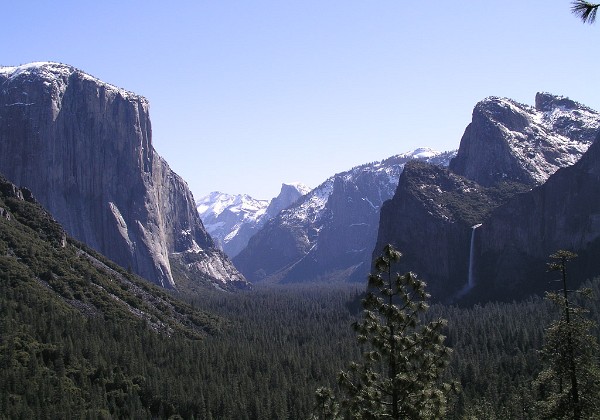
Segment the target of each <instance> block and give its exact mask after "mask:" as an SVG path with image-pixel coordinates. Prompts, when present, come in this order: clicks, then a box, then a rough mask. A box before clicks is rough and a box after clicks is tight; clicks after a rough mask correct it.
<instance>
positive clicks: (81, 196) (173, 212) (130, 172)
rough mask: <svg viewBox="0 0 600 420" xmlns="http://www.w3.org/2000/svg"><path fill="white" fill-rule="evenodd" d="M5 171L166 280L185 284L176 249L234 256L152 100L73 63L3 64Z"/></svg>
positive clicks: (97, 239)
mask: <svg viewBox="0 0 600 420" xmlns="http://www.w3.org/2000/svg"><path fill="white" fill-rule="evenodd" d="M0 172H2V173H3V174H4V175H5V176H6V177H7V178H8V179H10V180H11V181H12V182H14V183H15V184H18V185H22V186H26V187H27V188H29V189H30V190H31V191H32V192H33V194H34V195H35V196H36V198H37V199H38V201H39V202H41V203H42V204H43V205H44V206H45V207H46V208H47V209H48V210H49V211H50V212H51V213H52V215H53V216H54V217H55V218H56V219H57V220H58V221H59V222H60V223H61V224H62V225H63V226H64V227H65V229H66V230H67V232H69V234H70V235H72V236H73V237H75V238H76V239H78V240H80V241H82V242H84V243H86V244H88V245H89V246H91V247H93V248H95V249H96V250H98V251H100V252H101V253H103V254H104V255H106V256H107V257H109V258H111V259H112V260H114V261H115V262H117V263H118V264H120V265H122V266H124V267H130V268H131V269H132V270H133V271H134V272H136V273H137V274H139V275H141V276H142V277H144V278H146V279H148V280H150V281H152V282H155V283H158V284H160V285H162V286H164V287H175V286H176V285H175V283H174V280H173V275H172V273H171V265H170V261H169V258H170V255H171V254H172V253H179V252H199V251H203V252H206V253H208V254H210V255H213V254H215V255H216V256H217V257H218V258H219V259H220V258H225V257H224V256H222V255H221V254H220V252H219V251H217V250H216V249H215V248H214V244H213V241H212V239H211V238H210V236H209V235H208V234H207V233H206V231H205V230H204V227H203V226H202V222H201V221H200V218H199V216H198V214H197V211H196V209H195V205H194V200H193V197H192V194H191V193H190V191H189V189H188V187H187V185H186V183H185V182H184V181H183V180H182V179H181V178H180V177H179V176H178V175H177V174H175V173H174V172H173V171H172V170H171V169H170V168H169V166H168V165H167V163H166V162H165V161H164V160H163V159H162V158H161V157H160V156H159V155H158V154H157V153H156V152H155V150H154V148H153V146H152V133H151V124H150V118H149V114H148V101H147V100H146V99H145V98H143V97H141V96H138V95H135V94H133V93H131V92H127V91H125V90H122V89H119V88H117V87H115V86H112V85H109V84H106V83H103V82H101V81H99V80H97V79H95V78H93V77H91V76H89V75H87V74H85V73H83V72H81V71H79V70H77V69H75V68H73V67H71V66H67V65H63V64H56V63H33V64H29V65H24V66H19V67H0ZM220 265H223V266H225V267H227V269H226V270H225V271H226V272H221V273H219V275H222V276H231V277H232V278H234V279H240V278H243V277H242V276H241V275H240V274H239V273H238V272H237V271H236V270H235V269H234V268H233V266H232V265H231V263H230V262H229V261H228V260H227V261H225V262H224V263H223V264H220ZM220 271H223V270H220ZM210 277H211V278H213V279H214V280H216V281H221V282H222V281H224V280H226V278H218V277H217V278H215V275H214V273H211V275H210Z"/></svg>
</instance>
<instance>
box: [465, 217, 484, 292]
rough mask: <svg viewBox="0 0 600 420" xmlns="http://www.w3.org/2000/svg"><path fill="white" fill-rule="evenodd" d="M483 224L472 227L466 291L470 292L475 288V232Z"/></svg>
mask: <svg viewBox="0 0 600 420" xmlns="http://www.w3.org/2000/svg"><path fill="white" fill-rule="evenodd" d="M480 226H481V223H478V224H476V225H473V226H471V248H470V249H469V278H468V280H467V287H466V290H470V289H472V288H473V286H475V274H474V268H475V231H476V230H477V228H478V227H480Z"/></svg>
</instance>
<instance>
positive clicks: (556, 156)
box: [373, 94, 600, 300]
mask: <svg viewBox="0 0 600 420" xmlns="http://www.w3.org/2000/svg"><path fill="white" fill-rule="evenodd" d="M599 128H600V114H598V113H597V112H595V111H593V110H591V109H589V108H587V107H585V106H583V105H580V104H578V103H576V102H574V101H572V100H570V99H567V98H564V97H559V96H552V95H549V94H538V95H537V96H536V108H535V109H534V108H530V107H527V106H525V105H521V104H517V103H516V102H514V101H512V100H509V99H499V98H488V99H486V100H484V101H482V102H480V103H479V104H477V105H476V107H475V110H474V112H473V120H472V122H471V124H469V126H468V127H467V129H466V130H465V134H464V136H463V138H462V140H461V144H460V148H459V150H458V152H457V154H456V157H455V158H454V159H453V160H452V161H451V162H450V165H449V167H448V169H440V168H435V167H432V166H430V165H427V164H416V163H415V164H411V165H407V167H406V168H405V171H404V172H403V173H402V175H401V177H400V182H399V185H398V189H397V191H396V193H395V194H394V197H393V198H392V199H391V200H390V201H388V202H386V203H384V205H383V207H382V210H381V219H380V226H379V233H378V238H377V245H376V247H375V252H374V253H373V256H375V255H379V254H380V251H381V249H382V248H383V246H384V245H385V244H387V243H392V244H394V245H395V246H396V247H397V248H398V249H399V250H400V251H401V252H403V253H404V255H405V258H404V260H403V262H402V267H401V269H402V270H412V271H414V272H417V273H418V274H419V275H421V276H422V277H423V278H424V279H425V280H427V281H428V284H429V287H430V290H431V292H432V294H433V296H434V298H436V299H439V300H453V299H456V298H458V297H462V295H463V294H465V293H466V292H467V291H469V290H471V288H473V287H475V285H476V284H478V283H479V280H478V279H484V278H486V282H487V283H486V287H478V288H477V292H478V293H479V294H480V295H481V294H482V293H488V294H487V296H488V297H491V296H492V295H494V296H495V297H499V296H502V295H503V296H505V297H510V296H514V295H515V293H517V292H516V286H515V284H521V285H523V284H528V280H527V279H526V277H524V276H523V274H524V273H527V274H528V275H531V274H532V271H537V272H539V274H542V273H544V271H545V268H544V265H543V264H542V265H541V266H540V264H539V262H540V261H541V259H542V258H543V259H546V257H547V256H548V254H549V253H550V252H546V251H548V247H556V246H558V245H559V244H562V245H561V246H568V245H572V244H571V243H569V242H568V241H563V242H561V241H558V240H557V241H550V240H548V239H549V238H550V236H548V235H547V232H546V233H544V234H543V235H542V234H539V235H537V236H536V235H534V234H529V233H528V232H530V229H541V228H540V223H548V222H549V221H550V220H554V219H555V218H557V217H559V212H560V208H561V207H560V206H558V203H556V205H552V206H549V205H548V204H549V203H547V202H546V201H544V200H546V199H540V198H537V199H534V198H533V197H536V195H535V194H539V193H536V191H539V190H545V188H547V187H546V184H548V185H552V183H554V182H556V181H552V183H551V182H550V181H551V180H553V179H554V178H555V176H559V173H563V172H567V173H571V171H572V170H574V171H576V172H577V171H578V169H576V168H580V167H581V166H580V165H581V164H579V163H578V164H577V165H573V164H574V162H577V161H578V160H579V159H580V158H581V160H582V161H587V160H588V159H589V158H586V159H585V160H584V159H583V158H582V157H581V156H582V154H583V153H586V155H584V156H587V152H586V150H588V148H589V149H590V151H591V149H592V146H590V145H592V143H594V138H595V136H596V133H597V130H598V129H599ZM594 147H595V146H594ZM525 151H526V152H525ZM592 156H593V154H592ZM571 165H573V166H572V168H574V169H571V168H568V170H567V167H569V166H571ZM561 167H564V168H565V169H561V170H559V171H557V168H561ZM579 170H581V169H579ZM587 170H588V169H583V171H587ZM555 172H556V174H555V175H553V174H554V173H555ZM561 176H563V175H561ZM572 182H573V184H572V185H571V186H570V188H572V189H573V194H575V193H576V192H579V194H581V196H580V197H579V200H582V201H586V200H587V197H594V193H592V192H589V193H584V192H582V190H581V189H579V188H576V184H577V182H580V181H572ZM581 182H582V181H581ZM588 185H589V184H588ZM532 188H533V189H532ZM562 193H563V194H564V196H565V198H567V197H569V196H570V194H571V193H569V192H567V191H566V190H563V191H562ZM520 200H525V202H528V201H531V200H534V201H535V202H536V203H537V204H536V206H541V207H539V208H537V207H536V206H534V205H531V206H529V207H528V208H527V210H525V209H524V207H523V206H522V205H521V207H519V206H520V205H519V204H517V203H520V202H521V201H520ZM573 201H577V200H576V199H573ZM544 203H545V204H544ZM515 206H516V207H518V208H520V209H521V210H520V212H522V213H520V212H517V211H516V210H509V209H514V207H515ZM581 206H582V207H580V209H584V208H586V207H585V205H584V204H581ZM589 207H590V206H589V205H588V206H587V208H588V209H589ZM501 209H504V210H501ZM503 212H509V213H510V212H513V213H511V216H506V213H503ZM517 213H518V214H517ZM503 214H504V216H502V215H503ZM542 215H543V216H542ZM591 216H592V215H591V214H590V213H589V211H588V210H586V211H585V212H584V213H583V215H582V216H580V217H583V218H586V217H591ZM519 217H521V218H522V219H521V220H527V221H528V222H526V223H529V226H527V225H526V224H524V223H521V220H520V219H519ZM532 217H541V218H542V219H541V220H539V221H537V222H534V221H533V220H532ZM561 217H563V216H561ZM564 217H567V216H564ZM568 217H570V219H569V220H570V222H567V221H566V219H563V220H564V223H575V224H580V223H583V222H582V220H581V218H577V217H575V215H574V213H571V214H570V215H569V216H568ZM492 220H494V221H495V222H492ZM500 220H502V222H500ZM575 220H577V222H575ZM584 225H585V223H584ZM588 225H589V223H588ZM492 226H494V228H493V231H494V232H495V233H494V234H493V235H491V232H492ZM582 226H583V225H582ZM554 228H556V229H557V230H559V231H560V230H563V231H564V232H565V233H564V234H560V235H564V236H562V238H563V239H566V237H568V236H570V235H571V234H572V233H573V232H575V231H576V229H574V230H570V231H569V230H565V229H563V227H561V226H554ZM544 229H545V228H544ZM542 230H543V229H542ZM592 230H593V228H592ZM484 231H485V232H486V233H485V236H484ZM575 235H576V236H577V235H580V233H576V234H575ZM484 237H485V238H488V239H484ZM592 237H593V234H592ZM500 238H502V239H500ZM514 243H519V244H520V245H519V246H518V247H515V245H514ZM539 244H545V245H544V246H541V245H539ZM540 246H541V248H539V247H540ZM528 247H531V249H536V251H535V252H534V251H532V250H528ZM579 249H582V248H579ZM509 250H511V251H509ZM519 252H522V253H523V255H524V256H527V255H530V256H531V255H536V258H537V260H534V259H533V258H529V257H524V258H518V257H517V254H518V253H519ZM480 254H481V257H479V255H480ZM484 254H485V258H484ZM537 278H539V277H537ZM482 281H483V280H482ZM529 283H530V284H533V283H535V281H534V280H533V279H531V281H530V282H529ZM509 284H512V286H510V287H509V286H508V285H509ZM492 285H495V287H496V288H495V289H494V291H493V292H492V288H491V286H492ZM538 286H539V284H538ZM486 288H487V290H484V289H486ZM503 288H504V289H505V290H504V292H501V290H502V289H503ZM509 289H510V290H509ZM532 290H534V287H533V286H532V287H522V290H521V292H520V293H521V295H522V296H523V295H525V294H526V293H527V291H529V292H531V291H532ZM537 290H538V291H539V290H540V288H539V287H538V288H537Z"/></svg>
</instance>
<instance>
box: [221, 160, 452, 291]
mask: <svg viewBox="0 0 600 420" xmlns="http://www.w3.org/2000/svg"><path fill="white" fill-rule="evenodd" d="M452 156H454V152H444V153H441V152H436V151H433V150H431V149H417V150H415V151H413V152H409V153H404V154H400V155H396V156H393V157H390V158H388V159H386V160H383V161H381V162H374V163H369V164H365V165H361V166H357V167H355V168H353V169H350V170H349V171H346V172H343V173H339V174H336V175H334V176H332V177H330V178H329V179H327V180H326V181H325V182H323V183H322V184H321V185H320V186H318V187H317V188H315V189H313V190H312V191H310V192H309V193H308V194H306V195H304V196H303V197H301V198H300V199H299V200H298V201H296V202H295V203H294V204H292V205H291V206H289V207H288V208H286V209H285V210H283V211H281V212H280V213H279V214H278V215H277V216H276V217H274V218H273V219H271V220H269V221H268V222H267V223H266V224H265V225H264V227H263V228H262V229H260V230H259V231H258V232H257V233H256V234H255V235H254V236H252V237H251V238H250V241H249V242H248V246H247V247H246V248H244V249H243V250H242V251H241V252H240V253H239V254H238V255H237V256H236V257H235V258H234V260H233V261H234V264H235V265H236V267H238V269H240V271H241V272H242V273H243V274H244V276H246V278H247V279H248V280H250V281H251V282H261V281H262V282H275V283H296V282H315V281H318V282H339V281H344V282H348V281H350V282H360V281H365V279H366V276H367V274H368V271H369V268H370V262H371V253H372V250H373V247H374V245H375V239H376V233H377V227H378V223H379V209H380V207H381V205H382V204H383V202H384V201H385V200H388V199H389V198H391V197H392V195H393V193H394V191H395V189H396V186H397V184H398V177H399V175H400V173H401V172H402V169H403V168H404V165H405V164H406V163H407V162H409V161H411V160H415V159H416V160H423V161H426V162H431V163H432V164H438V165H448V162H449V161H450V158H451V157H452Z"/></svg>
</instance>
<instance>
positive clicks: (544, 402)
mask: <svg viewBox="0 0 600 420" xmlns="http://www.w3.org/2000/svg"><path fill="white" fill-rule="evenodd" d="M576 256H577V255H576V254H573V253H572V252H568V251H562V250H561V251H558V252H556V253H555V254H552V255H551V256H550V257H551V258H552V259H554V260H556V261H557V262H552V263H550V264H549V267H550V270H552V271H559V272H560V273H561V280H562V293H555V292H553V293H547V298H548V299H549V300H550V301H552V302H553V303H554V304H555V305H557V306H558V308H559V309H560V313H561V316H560V318H559V319H558V320H557V321H555V322H553V323H552V324H551V325H550V326H549V327H548V329H547V330H546V336H545V343H544V347H543V349H542V358H543V360H544V362H545V365H546V368H545V369H544V370H543V371H542V372H540V374H539V375H538V377H537V379H536V381H535V385H536V386H537V388H538V393H539V396H540V401H539V402H538V409H539V411H540V414H541V416H542V417H543V418H555V419H562V418H564V419H583V418H585V419H591V418H598V414H597V413H599V412H600V366H599V364H598V349H599V347H598V341H597V340H596V338H595V337H594V336H593V335H592V334H591V333H590V330H591V329H592V328H594V327H595V323H594V322H592V321H591V320H589V319H587V318H586V317H585V314H586V313H587V311H586V310H585V309H584V308H582V307H580V306H577V305H575V303H574V299H573V298H572V297H571V296H569V295H570V294H572V293H574V292H573V291H570V290H569V289H568V288H567V270H566V267H567V262H568V261H569V260H571V259H573V258H575V257H576ZM577 294H578V295H581V296H584V297H590V294H591V293H590V290H589V289H580V290H578V291H577Z"/></svg>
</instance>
